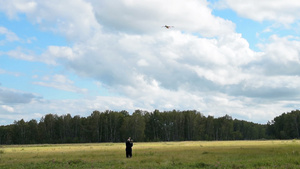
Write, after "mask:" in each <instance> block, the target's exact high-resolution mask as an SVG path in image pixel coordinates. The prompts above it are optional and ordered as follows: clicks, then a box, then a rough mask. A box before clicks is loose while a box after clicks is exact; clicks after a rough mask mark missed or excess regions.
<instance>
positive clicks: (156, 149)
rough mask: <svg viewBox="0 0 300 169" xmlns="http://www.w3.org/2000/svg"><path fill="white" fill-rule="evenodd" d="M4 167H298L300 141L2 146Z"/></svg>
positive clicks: (0, 155) (1, 159) (1, 156)
mask: <svg viewBox="0 0 300 169" xmlns="http://www.w3.org/2000/svg"><path fill="white" fill-rule="evenodd" d="M0 168H3V169H5V168H14V169H15V168H16V169H18V168H19V169H22V168H43V169H44V168H49V169H53V168H170V169H171V168H172V169H173V168H233V169H238V168H285V169H286V168H300V140H266V141H184V142H149V143H144V142H141V143H140V142H136V143H134V146H133V157H132V158H126V157H125V144H124V143H91V144H43V145H2V146H0Z"/></svg>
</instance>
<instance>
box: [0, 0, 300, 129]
mask: <svg viewBox="0 0 300 169" xmlns="http://www.w3.org/2000/svg"><path fill="white" fill-rule="evenodd" d="M164 25H170V26H174V27H171V28H170V29H166V28H165V27H163V26H164ZM299 28H300V1H298V0H284V1H283V0H264V1H261V0H185V1H183V0H164V1H161V0H114V1H112V0H101V1H99V0H63V1H62V0H51V1H40V0H9V1H7V0H0V125H8V124H12V123H14V121H15V120H17V121H18V120H21V119H24V120H25V121H29V120H31V119H36V120H38V121H39V120H40V119H41V117H43V116H45V115H46V114H49V113H52V114H57V115H65V114H71V115H73V116H75V115H80V116H81V117H87V116H89V115H90V114H91V113H92V112H93V111H94V110H99V111H105V110H113V111H121V110H126V111H128V112H129V113H132V112H134V111H135V110H137V109H140V110H145V111H150V112H152V111H154V110H155V109H157V110H160V111H170V110H174V109H175V110H180V111H183V110H197V111H199V112H201V113H202V114H203V115H204V116H208V115H210V116H214V117H222V116H224V115H226V114H227V115H230V116H232V117H233V118H234V119H235V118H236V119H239V120H246V121H251V122H255V123H261V124H266V123H267V122H268V121H271V120H273V119H274V118H275V117H276V116H279V115H281V114H282V113H285V112H290V111H292V110H296V109H299V107H300V29H299Z"/></svg>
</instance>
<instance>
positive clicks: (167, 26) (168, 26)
mask: <svg viewBox="0 0 300 169" xmlns="http://www.w3.org/2000/svg"><path fill="white" fill-rule="evenodd" d="M162 27H165V28H167V29H170V28H174V26H170V25H165V26H162Z"/></svg>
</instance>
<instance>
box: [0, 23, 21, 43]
mask: <svg viewBox="0 0 300 169" xmlns="http://www.w3.org/2000/svg"><path fill="white" fill-rule="evenodd" d="M0 35H4V36H5V39H4V40H0V46H2V45H4V44H5V43H7V42H14V41H19V40H20V38H19V37H18V36H17V35H16V34H15V33H14V32H11V31H10V30H8V29H7V28H5V27H2V26H0Z"/></svg>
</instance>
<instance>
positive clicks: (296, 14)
mask: <svg viewBox="0 0 300 169" xmlns="http://www.w3.org/2000/svg"><path fill="white" fill-rule="evenodd" d="M224 1H225V2H224ZM224 3H225V4H227V5H228V7H229V8H231V9H233V10H234V11H236V12H237V13H238V14H239V15H241V16H243V17H246V18H249V19H253V20H256V21H260V22H261V21H275V22H277V23H281V24H283V25H288V24H291V23H294V22H296V21H298V20H299V19H300V1H298V0H287V1H282V0H264V1H261V0H223V1H222V4H224Z"/></svg>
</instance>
